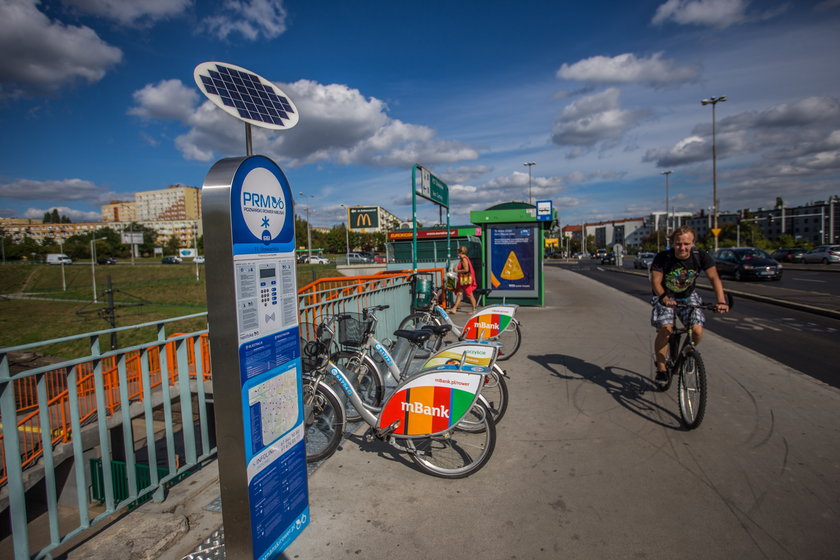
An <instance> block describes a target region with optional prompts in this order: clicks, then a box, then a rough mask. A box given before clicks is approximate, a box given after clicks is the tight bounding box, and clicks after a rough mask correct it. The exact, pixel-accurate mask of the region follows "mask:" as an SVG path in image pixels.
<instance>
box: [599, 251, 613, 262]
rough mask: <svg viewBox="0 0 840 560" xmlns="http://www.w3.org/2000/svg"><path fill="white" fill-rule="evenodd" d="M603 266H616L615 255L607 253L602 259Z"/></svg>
mask: <svg viewBox="0 0 840 560" xmlns="http://www.w3.org/2000/svg"><path fill="white" fill-rule="evenodd" d="M601 264H615V253H612V252H610V253H607V254H606V255H604V256H603V257H601Z"/></svg>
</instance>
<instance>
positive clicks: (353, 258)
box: [347, 252, 373, 264]
mask: <svg viewBox="0 0 840 560" xmlns="http://www.w3.org/2000/svg"><path fill="white" fill-rule="evenodd" d="M369 254H370V253H360V252H356V253H347V263H348V264H366V263H371V262H373V255H371V256H370V257H369V256H367V255H369Z"/></svg>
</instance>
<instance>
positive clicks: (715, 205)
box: [700, 95, 726, 251]
mask: <svg viewBox="0 0 840 560" xmlns="http://www.w3.org/2000/svg"><path fill="white" fill-rule="evenodd" d="M721 101H726V96H725V95H721V96H720V97H710V98H708V99H703V100H702V101H700V104H701V105H711V106H712V208H714V221H715V223H714V228H715V231H717V229H718V210H719V208H718V197H717V146H716V138H715V106H716V105H717V104H718V103H720V102H721ZM712 233H713V234H714V232H712ZM717 248H718V236H717V235H715V251H717Z"/></svg>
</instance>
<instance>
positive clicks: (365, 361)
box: [330, 350, 384, 422]
mask: <svg viewBox="0 0 840 560" xmlns="http://www.w3.org/2000/svg"><path fill="white" fill-rule="evenodd" d="M330 360H331V361H332V362H333V363H335V364H336V365H337V366H339V367H340V368H341V369H343V370H344V371H346V372H347V373H348V374H349V375H348V377H349V378H350V380H351V381H352V382H353V386H354V387H355V388H356V392H357V393H358V394H359V398H361V399H362V402H364V403H365V404H369V405H371V406H380V405H381V404H382V395H383V394H384V388H383V381H382V374H381V373H380V372H379V368H377V367H376V362H374V361H373V358H371V357H370V356H368V355H367V354H362V355H361V356H360V355H359V353H358V352H352V351H349V350H342V351H340V352H336V353H335V354H333V355H332V356H330ZM345 412H346V419H347V421H348V422H358V421H360V420H361V419H362V415H361V414H359V411H357V410H356V407H355V406H353V403H351V402H350V399H345Z"/></svg>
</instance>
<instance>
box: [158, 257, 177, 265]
mask: <svg viewBox="0 0 840 560" xmlns="http://www.w3.org/2000/svg"><path fill="white" fill-rule="evenodd" d="M160 262H161V264H180V263H181V259H180V257H163V258H162V259H161V260H160Z"/></svg>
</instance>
